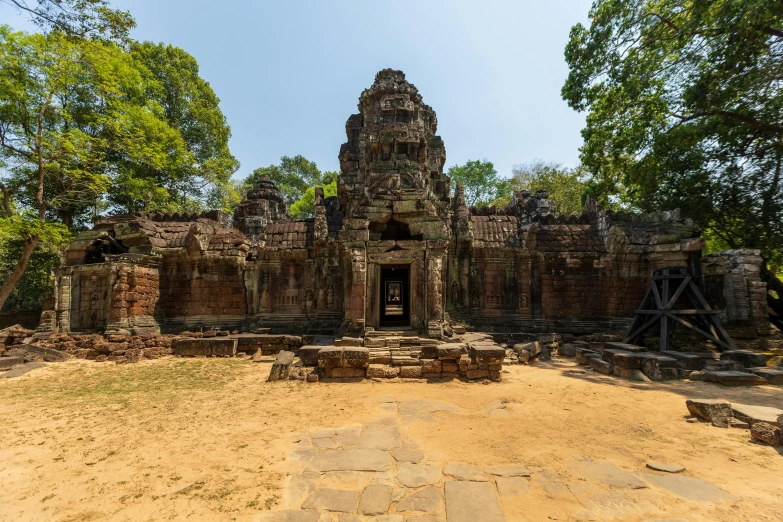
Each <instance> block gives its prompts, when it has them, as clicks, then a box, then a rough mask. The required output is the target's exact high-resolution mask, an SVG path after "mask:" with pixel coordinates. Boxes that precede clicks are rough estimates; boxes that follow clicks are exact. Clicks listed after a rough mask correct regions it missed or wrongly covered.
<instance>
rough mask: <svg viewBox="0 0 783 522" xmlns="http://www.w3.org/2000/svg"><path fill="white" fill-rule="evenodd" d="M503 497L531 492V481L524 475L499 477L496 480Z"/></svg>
mask: <svg viewBox="0 0 783 522" xmlns="http://www.w3.org/2000/svg"><path fill="white" fill-rule="evenodd" d="M495 482H496V483H497V487H498V493H500V495H501V496H503V497H519V496H521V495H525V494H527V493H530V482H528V479H526V478H523V477H498V478H497V480H496V481H495Z"/></svg>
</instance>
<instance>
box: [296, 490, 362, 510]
mask: <svg viewBox="0 0 783 522" xmlns="http://www.w3.org/2000/svg"><path fill="white" fill-rule="evenodd" d="M358 502H359V492H358V491H348V490H343V489H326V488H324V489H317V490H315V492H313V494H312V495H310V496H309V497H307V500H305V501H304V503H303V504H302V509H325V510H327V511H340V512H343V513H352V512H353V511H355V510H356V504H357V503H358Z"/></svg>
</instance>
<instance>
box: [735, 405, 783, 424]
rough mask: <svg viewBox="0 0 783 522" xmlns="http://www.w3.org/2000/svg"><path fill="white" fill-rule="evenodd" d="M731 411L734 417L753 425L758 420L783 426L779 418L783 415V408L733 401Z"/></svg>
mask: <svg viewBox="0 0 783 522" xmlns="http://www.w3.org/2000/svg"><path fill="white" fill-rule="evenodd" d="M731 411H732V414H733V415H734V417H736V418H737V419H739V420H741V421H742V422H747V423H748V424H749V425H751V426H752V425H753V424H756V423H757V422H766V423H767V424H772V425H774V426H777V427H778V428H783V425H780V421H779V418H780V417H781V416H783V410H781V409H780V408H773V407H771V406H754V405H752V404H739V403H732V404H731Z"/></svg>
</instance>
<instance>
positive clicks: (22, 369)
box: [0, 362, 46, 379]
mask: <svg viewBox="0 0 783 522" xmlns="http://www.w3.org/2000/svg"><path fill="white" fill-rule="evenodd" d="M44 366H46V364H44V363H40V362H29V363H24V364H22V365H21V366H16V367H14V368H11V369H10V370H8V371H6V372H0V379H13V378H14V377H19V376H20V375H24V374H25V373H27V372H29V371H32V370H35V369H36V368H43V367H44Z"/></svg>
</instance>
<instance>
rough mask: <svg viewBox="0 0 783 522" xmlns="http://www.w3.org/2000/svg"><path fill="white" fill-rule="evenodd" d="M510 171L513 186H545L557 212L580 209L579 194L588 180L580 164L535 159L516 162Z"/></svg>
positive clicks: (516, 188)
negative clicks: (520, 162) (567, 164)
mask: <svg viewBox="0 0 783 522" xmlns="http://www.w3.org/2000/svg"><path fill="white" fill-rule="evenodd" d="M511 172H512V175H511V181H510V185H511V189H512V190H522V189H528V190H530V191H531V192H536V191H538V190H545V191H547V192H549V199H551V200H552V201H554V202H555V206H556V208H557V212H558V213H559V214H563V215H567V216H568V215H574V214H581V213H582V196H583V195H584V193H585V190H586V189H587V182H586V181H585V180H584V175H583V174H582V172H581V171H580V169H579V168H575V169H570V168H566V167H563V166H562V165H561V164H559V163H552V162H544V161H541V160H535V161H533V162H531V163H525V164H522V165H515V166H514V168H513V169H512V170H511Z"/></svg>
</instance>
